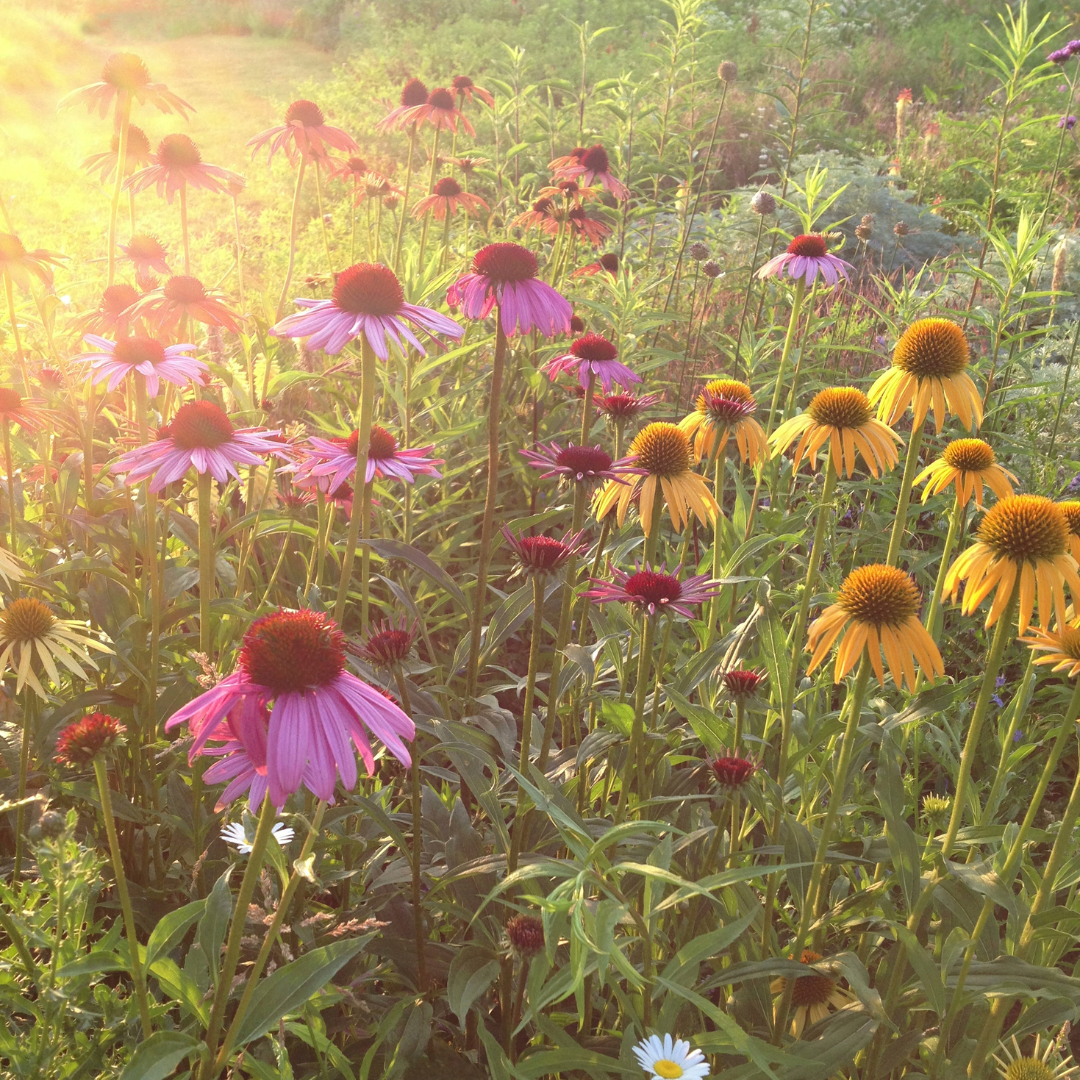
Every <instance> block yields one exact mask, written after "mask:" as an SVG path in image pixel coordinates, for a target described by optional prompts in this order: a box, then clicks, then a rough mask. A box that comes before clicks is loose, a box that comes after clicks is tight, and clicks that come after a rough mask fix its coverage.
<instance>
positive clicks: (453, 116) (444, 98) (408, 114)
mask: <svg viewBox="0 0 1080 1080" xmlns="http://www.w3.org/2000/svg"><path fill="white" fill-rule="evenodd" d="M401 119H402V121H403V122H404V123H406V124H423V123H425V122H426V123H429V124H431V125H432V126H433V127H434V128H435V129H436V130H439V131H441V130H442V129H444V128H449V129H450V130H451V131H452V132H454V133H455V134H457V126H458V124H459V123H460V124H461V126H462V127H463V128H464V129H465V130H466V131H467V132H468V133H469V134H470V135H475V134H476V132H475V131H474V130H473V126H472V124H470V123H469V120H468V117H467V116H466V115H465V114H464V113H463V112H462V111H461V110H460V109H459V108H458V107H457V106H456V105H455V104H454V94H453V91H451V90H447V89H446V87H445V86H439V87H436V88H435V89H434V90H432V91H431V93H430V94H428V98H427V101H425V102H424V103H423V105H414V106H413V107H412V108H411V109H406V110H405V113H404V115H403V116H402V118H401Z"/></svg>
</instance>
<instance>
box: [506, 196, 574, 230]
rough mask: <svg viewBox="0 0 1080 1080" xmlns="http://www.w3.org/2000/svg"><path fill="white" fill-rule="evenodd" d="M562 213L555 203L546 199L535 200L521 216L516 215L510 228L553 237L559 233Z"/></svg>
mask: <svg viewBox="0 0 1080 1080" xmlns="http://www.w3.org/2000/svg"><path fill="white" fill-rule="evenodd" d="M561 214H562V211H561V210H559V209H558V208H557V207H556V206H555V203H554V202H553V201H552V200H551V199H549V198H547V197H541V198H539V199H537V200H536V201H535V202H534V203H533V204H532V206H530V207H529V209H528V210H526V211H525V212H524V213H522V214H518V216H517V217H516V218H514V220H513V221H511V222H510V227H511V228H514V229H539V230H540V231H541V232H542V233H545V234H546V235H548V236H554V235H555V234H556V233H557V232H558V231H559V223H560V221H561Z"/></svg>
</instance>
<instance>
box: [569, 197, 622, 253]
mask: <svg viewBox="0 0 1080 1080" xmlns="http://www.w3.org/2000/svg"><path fill="white" fill-rule="evenodd" d="M566 226H567V228H568V229H569V230H570V231H571V232H572V233H574V234H575V235H577V236H580V237H582V238H584V239H585V240H588V242H589V243H590V244H592V246H593V247H599V246H600V241H601V240H603V239H605V238H606V237H608V236H610V235H611V227H610V226H609V225H605V224H604V223H603V222H602V221H598V220H597V219H596V218H591V217H589V215H588V214H587V213H586V212H585V207H584V206H574V207H571V209H570V210H569V211H568V212H567V215H566Z"/></svg>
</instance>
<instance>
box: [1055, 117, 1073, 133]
mask: <svg viewBox="0 0 1080 1080" xmlns="http://www.w3.org/2000/svg"><path fill="white" fill-rule="evenodd" d="M1058 127H1063V128H1064V129H1065V130H1066V131H1072V129H1073V128H1074V127H1076V117H1075V116H1063V117H1062V118H1061V119H1060V120H1059V121H1058Z"/></svg>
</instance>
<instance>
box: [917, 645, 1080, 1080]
mask: <svg viewBox="0 0 1080 1080" xmlns="http://www.w3.org/2000/svg"><path fill="white" fill-rule="evenodd" d="M1032 656H1034V653H1032ZM1078 715H1080V682H1078V683H1077V684H1076V686H1075V687H1074V689H1073V692H1072V696H1071V698H1070V699H1069V704H1068V706H1067V707H1066V709H1065V716H1064V717H1063V719H1062V721H1061V727H1059V728H1058V733H1057V737H1056V738H1055V739H1054V744H1053V746H1052V747H1051V748H1050V754H1049V756H1048V757H1047V759H1046V764H1045V765H1044V766H1043V771H1042V775H1041V776H1040V777H1039V782H1038V784H1037V785H1036V787H1035V791H1034V793H1033V794H1032V796H1031V801H1030V803H1029V804H1028V808H1027V812H1026V813H1025V814H1024V820H1023V821H1022V822H1021V824H1020V828H1019V830H1018V831H1017V833H1016V836H1015V837H1014V838H1013V842H1012V845H1011V846H1010V848H1009V854H1008V856H1007V857H1006V859H1005V865H1004V867H1003V868H1002V869H1001V870H1000V871H999V873H998V877H999V878H1000V879H1001V882H1002V884H1003V885H1004V886H1005V888H1006V889H1011V888H1012V881H1013V878H1014V877H1015V876H1016V872H1017V871H1018V870H1019V869H1020V861H1021V860H1022V859H1023V857H1024V847H1025V845H1026V844H1027V840H1028V835H1029V834H1030V832H1031V827H1032V825H1033V824H1034V823H1035V815H1036V814H1037V813H1038V812H1039V807H1040V806H1041V805H1042V801H1043V797H1044V796H1045V794H1046V789H1047V788H1048V787H1049V786H1050V781H1051V779H1052V778H1053V775H1054V770H1055V769H1056V768H1057V763H1058V761H1059V760H1060V759H1061V754H1062V751H1063V750H1064V749H1065V742H1066V740H1067V739H1068V737H1069V734H1070V732H1072V731H1073V730H1074V729H1075V726H1076V718H1077V716H1078ZM999 771H1000V770H999ZM988 805H989V804H988ZM1071 831H1072V830H1071V829H1070V833H1071ZM1061 835H1062V833H1061V832H1059V833H1058V836H1059V837H1060V836H1061ZM1045 881H1046V875H1045V874H1044V876H1043V882H1045ZM1041 884H1042V883H1040V888H1041ZM1037 898H1038V897H1037V896H1036V899H1037ZM993 911H994V900H993V898H992V897H989V896H988V897H986V899H985V900H984V901H983V906H982V911H980V912H979V918H978V921H977V922H976V924H975V929H974V930H973V931H972V932H971V937H970V939H969V941H968V944H967V946H966V948H965V950H964V961H963V964H962V965H961V968H960V973H959V975H958V976H957V980H956V986H955V988H954V989H953V992H952V997H951V998H950V1000H949V1007H948V1010H947V1011H946V1013H945V1016H944V1018H943V1019H942V1022H941V1034H940V1036H939V1037H938V1047H937V1052H936V1053H935V1054H934V1060H933V1064H932V1065H931V1067H930V1072H929V1076H930V1077H931V1080H932V1078H933V1077H935V1076H937V1074H938V1070H939V1069H940V1067H941V1064H942V1061H943V1060H944V1057H945V1051H946V1049H947V1046H948V1041H949V1032H950V1030H951V1028H952V1024H953V1021H954V1020H955V1019H956V1014H957V1012H958V1011H959V1009H960V1007H961V1005H962V1002H963V993H964V983H965V982H966V980H967V976H968V972H969V971H970V970H971V962H972V960H973V959H974V958H975V949H976V946H977V945H978V942H979V939H980V937H981V936H982V932H983V929H984V928H985V927H986V924H987V922H988V921H989V920H990V916H991V915H992V914H993ZM1035 914H1037V912H1036V910H1035V908H1034V907H1033V908H1032V911H1031V915H1035ZM1030 924H1031V916H1029V918H1028V921H1027V924H1026V925H1025V927H1024V929H1025V930H1026V929H1027V928H1028V926H1030ZM1022 941H1023V938H1021V942H1022ZM991 1026H992V1025H991ZM995 1038H996V1033H995ZM983 1059H984V1060H985V1051H984V1053H983ZM981 1065H982V1062H981V1061H980V1062H979V1068H981ZM972 1075H974V1076H977V1075H978V1068H975V1069H974V1070H973V1072H972Z"/></svg>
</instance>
